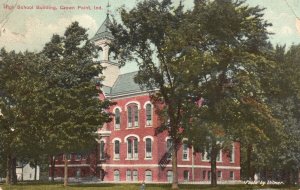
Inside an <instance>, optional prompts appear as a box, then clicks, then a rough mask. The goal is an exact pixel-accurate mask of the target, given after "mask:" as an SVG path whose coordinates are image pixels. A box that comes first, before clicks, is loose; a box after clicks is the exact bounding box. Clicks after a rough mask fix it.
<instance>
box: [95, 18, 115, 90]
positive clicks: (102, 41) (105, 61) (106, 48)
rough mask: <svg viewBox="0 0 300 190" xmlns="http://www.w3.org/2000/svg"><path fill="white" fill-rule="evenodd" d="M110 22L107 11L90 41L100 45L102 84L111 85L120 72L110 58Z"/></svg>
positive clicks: (111, 38)
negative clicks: (102, 68)
mask: <svg viewBox="0 0 300 190" xmlns="http://www.w3.org/2000/svg"><path fill="white" fill-rule="evenodd" d="M110 24H111V21H110V19H109V13H107V14H106V19H105V20H104V22H103V23H102V25H101V26H100V28H99V29H98V31H97V32H96V34H95V36H94V37H93V38H92V41H93V42H94V43H95V45H96V46H98V47H101V52H100V63H101V65H102V66H103V67H105V68H104V70H103V74H102V75H100V77H101V76H104V80H103V85H105V86H109V87H112V86H113V85H114V83H115V81H116V80H117V78H118V76H119V74H120V68H119V64H118V63H117V62H114V61H113V60H110V45H111V42H112V40H113V35H112V33H111V32H110V30H109V28H108V27H109V25H110Z"/></svg>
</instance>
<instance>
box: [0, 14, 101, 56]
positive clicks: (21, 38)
mask: <svg viewBox="0 0 300 190" xmlns="http://www.w3.org/2000/svg"><path fill="white" fill-rule="evenodd" d="M74 21H78V22H79V24H80V25H81V26H82V27H84V28H87V29H88V34H89V36H90V37H91V35H93V34H94V33H95V31H96V29H97V27H99V25H100V24H97V23H96V21H95V19H93V18H92V17H91V16H89V15H87V14H82V15H74V16H72V17H70V18H59V19H57V20H56V21H54V22H51V23H45V22H43V20H41V19H40V18H38V17H29V18H28V19H27V20H26V21H25V30H24V32H20V33H15V32H13V31H11V30H10V29H9V28H5V31H4V32H3V30H2V32H1V36H0V44H3V46H4V47H5V48H6V49H8V50H13V49H14V50H17V51H20V50H21V51H23V50H31V51H34V50H36V51H39V50H41V49H42V47H43V45H44V44H45V43H46V42H48V41H49V40H50V39H51V37H52V35H53V34H59V35H62V34H63V32H64V31H65V30H66V28H67V26H69V25H70V24H71V23H72V22H74Z"/></svg>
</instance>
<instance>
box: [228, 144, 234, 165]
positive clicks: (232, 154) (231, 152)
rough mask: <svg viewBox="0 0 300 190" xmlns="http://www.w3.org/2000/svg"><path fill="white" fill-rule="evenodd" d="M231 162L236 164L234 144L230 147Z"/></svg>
mask: <svg viewBox="0 0 300 190" xmlns="http://www.w3.org/2000/svg"><path fill="white" fill-rule="evenodd" d="M228 156H229V162H231V163H234V143H232V144H231V146H230V147H229V153H228Z"/></svg>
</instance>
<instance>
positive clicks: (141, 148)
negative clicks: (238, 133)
mask: <svg viewBox="0 0 300 190" xmlns="http://www.w3.org/2000/svg"><path fill="white" fill-rule="evenodd" d="M112 101H115V102H116V103H117V104H116V105H115V106H113V107H111V110H110V111H111V112H115V111H116V108H118V109H119V110H120V121H119V122H120V127H119V129H116V125H115V123H116V121H115V119H114V120H113V121H112V122H110V123H108V124H106V125H105V126H104V127H103V128H102V129H101V130H99V134H100V135H101V138H100V140H99V142H98V143H99V144H100V141H103V142H104V151H105V155H104V156H103V157H102V158H103V159H100V158H101V153H100V152H101V150H100V149H101V148H100V145H99V146H98V147H97V149H95V150H94V152H93V153H92V154H91V155H89V156H88V157H85V158H83V157H81V158H80V157H79V158H78V157H76V156H77V155H75V154H74V155H73V156H72V158H71V161H70V164H69V176H70V177H76V176H77V177H80V178H82V177H88V176H89V177H91V176H94V177H95V178H97V179H99V180H104V181H107V182H112V181H121V182H134V181H136V182H137V181H139V182H140V181H152V182H170V180H171V177H172V174H171V162H169V163H168V164H167V165H166V167H165V168H162V167H161V166H160V165H159V162H160V159H161V158H162V157H163V156H164V154H165V153H166V151H167V142H166V141H167V139H168V136H167V133H161V134H159V135H157V136H155V128H157V127H158V116H157V115H156V114H155V111H154V110H151V111H152V112H151V113H152V125H147V124H146V109H145V108H146V104H147V103H150V101H149V96H148V95H147V94H135V95H130V96H123V97H115V98H112ZM130 105H137V108H138V125H137V127H135V126H134V125H133V126H132V127H131V128H129V127H128V112H130V111H128V108H127V106H130ZM152 108H153V107H152ZM132 112H133V111H131V113H132ZM133 117H135V116H133ZM132 119H133V120H134V118H132ZM132 123H133V121H132ZM148 124H149V123H148ZM131 138H133V139H137V153H136V154H134V152H135V151H136V150H134V149H135V147H134V145H133V144H134V143H131V147H132V150H131V152H132V153H131V154H130V155H131V156H132V157H133V158H132V159H130V158H128V153H127V152H128V142H127V139H131ZM146 138H148V139H151V144H152V147H151V151H152V154H151V157H150V154H149V155H148V157H149V158H146V142H145V141H146ZM116 140H118V141H119V142H120V146H119V156H117V158H118V159H117V158H116V156H115V150H114V149H115V141H116ZM132 142H133V141H132ZM233 150H234V154H233V155H234V156H233V161H232V162H230V160H229V156H228V154H229V153H228V151H222V154H221V155H222V156H221V159H220V161H219V162H217V171H218V172H221V173H219V174H218V175H219V180H225V181H227V180H239V179H240V147H239V144H238V143H234V149H233ZM185 153H186V154H185V159H184V158H183V146H182V145H181V146H180V147H179V150H178V178H179V182H186V181H195V182H203V181H208V180H209V175H210V174H209V173H210V162H209V161H203V160H202V155H201V153H196V154H192V149H191V148H188V149H187V151H185ZM134 156H136V158H134ZM61 160H62V156H61V157H59V158H58V160H57V162H56V166H57V167H56V176H57V177H62V176H63V162H62V161H61ZM96 165H97V166H96ZM146 175H147V176H146ZM168 177H169V178H168Z"/></svg>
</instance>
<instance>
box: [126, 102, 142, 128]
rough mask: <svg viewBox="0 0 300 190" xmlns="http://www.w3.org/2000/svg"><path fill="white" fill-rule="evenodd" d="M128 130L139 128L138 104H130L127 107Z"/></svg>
mask: <svg viewBox="0 0 300 190" xmlns="http://www.w3.org/2000/svg"><path fill="white" fill-rule="evenodd" d="M127 120H128V125H127V127H128V128H132V127H138V126H139V108H138V105H137V104H129V105H128V106H127Z"/></svg>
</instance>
